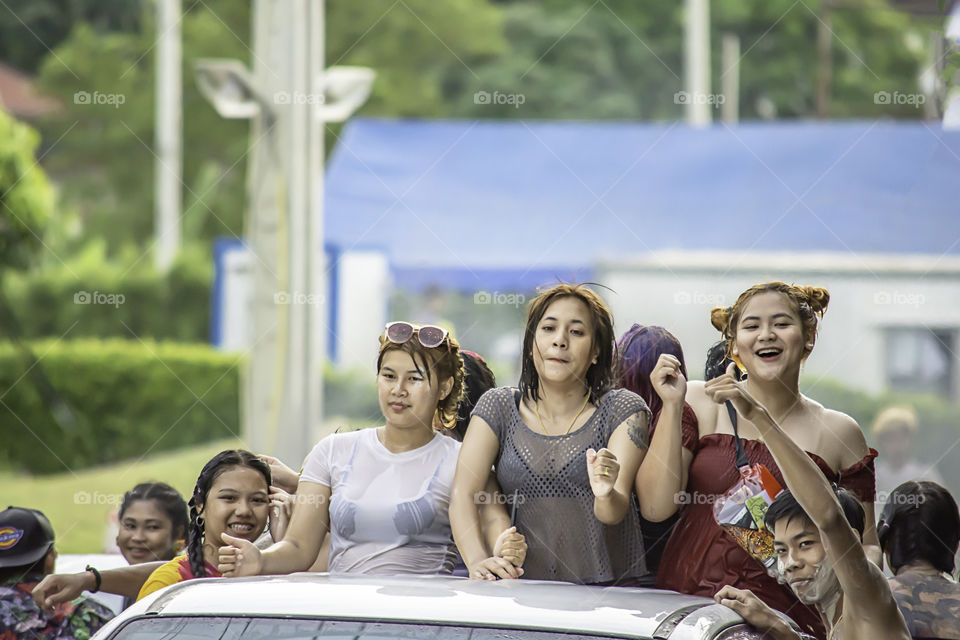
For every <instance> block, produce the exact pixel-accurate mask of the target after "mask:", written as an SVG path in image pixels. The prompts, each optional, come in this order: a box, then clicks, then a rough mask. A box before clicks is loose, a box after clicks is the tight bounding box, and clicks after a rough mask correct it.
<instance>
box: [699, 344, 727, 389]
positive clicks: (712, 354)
mask: <svg viewBox="0 0 960 640" xmlns="http://www.w3.org/2000/svg"><path fill="white" fill-rule="evenodd" d="M729 352H730V345H729V344H728V342H727V341H726V340H721V341H720V342H715V343H713V345H712V346H711V347H710V348H709V349H707V361H706V363H705V364H704V365H703V380H704V381H705V382H709V381H710V380H713V379H714V378H719V377H720V376H722V375H723V374H725V373H726V372H727V367H728V366H730V363H731V362H733V359H731V358H730V356H729V355H727V354H728V353H729Z"/></svg>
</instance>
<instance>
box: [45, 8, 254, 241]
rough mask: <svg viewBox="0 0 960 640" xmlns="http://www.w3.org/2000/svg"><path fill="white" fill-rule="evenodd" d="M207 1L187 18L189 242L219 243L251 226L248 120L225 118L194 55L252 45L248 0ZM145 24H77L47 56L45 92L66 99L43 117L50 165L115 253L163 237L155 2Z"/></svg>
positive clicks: (88, 227) (70, 203)
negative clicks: (246, 216)
mask: <svg viewBox="0 0 960 640" xmlns="http://www.w3.org/2000/svg"><path fill="white" fill-rule="evenodd" d="M207 4H209V5H210V6H211V7H215V9H208V8H207ZM207 4H204V3H199V4H197V3H193V4H190V5H189V7H188V8H187V10H186V12H185V14H184V16H183V19H182V21H181V26H182V31H183V80H184V82H183V110H184V113H183V139H184V144H183V183H184V189H183V198H184V199H183V219H182V225H183V232H184V238H185V239H186V240H187V241H190V240H198V241H202V242H204V243H205V244H207V245H209V241H210V240H211V239H212V238H214V237H216V236H221V235H226V236H239V235H240V234H241V233H242V228H243V212H244V195H245V182H244V175H245V168H246V163H245V157H246V150H247V143H248V140H247V136H248V123H247V122H245V121H236V120H224V119H223V118H221V117H220V116H218V115H217V114H216V112H214V110H213V109H212V107H210V106H209V105H208V104H207V103H206V101H205V100H204V98H203V97H202V96H201V95H200V92H199V90H198V89H197V86H196V83H195V82H194V79H193V66H194V61H195V60H196V59H197V58H203V57H226V58H231V57H235V58H240V59H242V60H247V59H249V57H250V52H249V49H248V48H247V44H246V43H247V42H248V35H247V34H248V32H249V6H248V3H246V2H230V1H225V0H220V1H218V2H210V3H207ZM141 22H142V25H143V28H142V30H140V31H130V32H124V33H107V34H103V33H100V32H98V31H97V30H96V29H94V28H93V27H92V26H90V25H89V24H86V23H80V24H77V25H76V27H75V28H74V29H73V31H72V32H71V34H70V36H69V38H67V39H66V40H65V41H64V42H63V43H62V44H61V45H60V46H59V47H58V48H57V49H56V51H55V54H56V55H50V56H47V58H46V59H45V60H44V63H43V65H42V66H41V69H40V76H39V80H38V83H39V86H40V88H41V89H42V91H44V92H45V93H47V94H49V95H52V96H55V97H57V98H58V99H59V100H61V102H63V103H64V105H65V108H64V111H63V112H62V113H60V114H58V115H57V116H54V117H50V118H47V119H45V120H44V121H42V122H41V127H42V130H43V133H44V139H45V143H46V144H48V145H51V153H50V156H49V160H48V166H49V169H50V172H51V173H52V174H53V175H54V176H55V177H56V178H57V180H58V181H59V182H60V183H61V184H62V186H63V195H64V201H65V205H66V207H67V208H69V209H73V210H75V211H76V212H77V213H78V214H79V216H80V219H81V221H82V224H83V231H84V234H85V235H87V236H92V237H101V238H105V239H106V240H107V243H108V249H109V251H110V253H111V254H113V253H115V252H116V251H118V250H119V248H120V247H121V246H123V245H124V244H129V243H131V242H132V243H135V244H136V245H137V246H139V247H140V250H141V251H146V250H149V248H150V246H151V242H150V239H151V237H152V235H153V225H154V211H153V184H154V165H155V156H154V152H153V146H154V106H155V105H154V77H155V73H154V65H155V55H156V51H157V49H156V23H155V19H154V16H153V7H152V4H147V5H145V8H144V10H143V16H142V20H141ZM238 29H239V31H237V30H238ZM87 95H89V96H90V100H89V102H87V103H83V100H84V99H85V97H86V96H87ZM115 96H122V98H119V99H118V98H115ZM98 98H99V99H100V100H101V101H103V102H102V103H99V104H98V103H97V100H98ZM121 101H122V103H121Z"/></svg>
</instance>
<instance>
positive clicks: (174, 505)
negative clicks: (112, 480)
mask: <svg viewBox="0 0 960 640" xmlns="http://www.w3.org/2000/svg"><path fill="white" fill-rule="evenodd" d="M138 500H149V501H151V502H153V503H154V504H156V505H157V508H158V509H159V510H160V511H162V512H163V513H164V515H166V516H167V519H168V520H170V525H171V526H170V531H171V533H172V534H173V539H174V540H179V539H181V538H184V537H185V536H186V535H187V519H188V514H187V503H186V502H184V501H183V497H182V496H181V495H180V493H179V492H178V491H177V490H176V489H174V488H173V487H171V486H170V485H168V484H167V483H166V482H141V483H140V484H138V485H137V486H135V487H134V488H133V489H130V491H127V492H126V493H125V494H123V502H121V503H120V519H121V520H122V519H123V514H124V513H126V511H127V509H128V508H130V505H132V504H133V503H134V502H136V501H138ZM170 551H171V553H172V552H173V549H171V550H170ZM172 557H173V556H172V555H171V556H170V558H172ZM170 558H167V559H168V560H169V559H170Z"/></svg>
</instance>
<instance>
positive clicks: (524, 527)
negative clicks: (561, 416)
mask: <svg viewBox="0 0 960 640" xmlns="http://www.w3.org/2000/svg"><path fill="white" fill-rule="evenodd" d="M636 413H643V414H645V415H646V419H645V422H646V424H648V425H649V423H650V409H648V408H647V404H646V403H645V402H644V401H643V399H642V398H641V397H640V396H638V395H637V394H635V393H633V392H631V391H627V390H625V389H615V390H613V391H608V392H607V393H606V394H604V395H603V397H602V398H600V402H599V404H598V406H597V408H596V410H595V411H594V412H593V414H592V415H591V416H590V418H589V419H588V420H587V422H586V423H585V424H584V425H583V426H582V427H580V428H579V429H577V430H576V431H573V432H571V433H568V434H565V435H559V436H548V435H545V434H543V433H538V432H536V431H533V430H532V429H530V428H529V427H528V426H527V425H526V424H525V423H524V422H523V420H522V419H521V417H520V412H519V411H518V409H517V405H516V401H515V399H514V389H513V388H511V387H500V388H498V389H491V390H490V391H488V392H486V393H485V394H484V395H483V397H481V398H480V400H479V402H477V406H476V408H474V410H473V415H476V416H479V417H481V418H483V419H484V420H485V421H486V422H487V424H489V425H490V427H491V428H492V429H493V433H494V434H495V435H496V436H497V438H498V439H499V441H500V451H499V453H498V455H497V463H496V464H497V479H498V480H499V482H500V487H501V488H502V489H503V492H504V493H505V494H506V496H507V500H508V502H512V501H513V500H514V498H513V496H514V492H516V496H517V497H516V521H515V524H516V525H517V530H518V531H519V532H520V533H522V534H524V535H525V536H526V538H527V545H528V551H527V558H526V561H525V562H524V565H523V569H524V575H523V577H524V578H532V579H535V580H565V581H568V582H576V583H581V584H596V583H609V584H629V583H630V582H631V581H632V580H634V579H636V578H639V577H642V576H644V575H646V574H647V567H646V563H645V561H644V553H643V538H642V536H641V534H640V522H639V518H638V516H637V513H638V511H637V508H636V496H635V495H634V496H633V497H632V498H631V505H630V507H629V508H628V509H627V515H626V516H625V517H624V519H623V521H622V522H621V523H620V524H618V525H605V524H603V523H602V522H600V521H599V520H597V518H596V516H595V515H594V513H593V501H594V496H593V491H592V490H591V489H590V480H589V478H588V476H587V462H586V451H587V449H588V448H591V447H592V448H593V449H595V450H599V449H601V448H603V447H606V446H607V442H608V441H609V440H610V436H611V435H612V434H613V432H614V431H615V430H616V428H617V427H618V426H619V425H620V424H621V423H622V422H623V421H624V420H626V419H627V418H628V417H630V416H632V415H634V414H636ZM640 440H642V442H641V443H640V444H641V446H644V447H645V446H646V443H648V442H649V433H644V434H642V437H641V438H640ZM509 506H510V505H509V504H508V508H509Z"/></svg>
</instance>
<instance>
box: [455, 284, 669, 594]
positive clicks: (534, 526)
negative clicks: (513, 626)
mask: <svg viewBox="0 0 960 640" xmlns="http://www.w3.org/2000/svg"><path fill="white" fill-rule="evenodd" d="M615 352H616V345H615V343H614V334H613V318H612V317H611V315H610V310H609V309H608V308H607V305H606V304H605V303H604V302H603V300H602V299H601V298H600V296H598V295H597V294H596V293H595V292H593V291H592V290H591V289H589V288H587V287H586V286H584V285H570V284H560V285H557V286H555V287H552V288H550V289H548V290H547V291H544V292H543V293H541V294H540V295H539V296H537V297H536V298H535V299H533V300H532V301H531V303H530V305H529V306H528V308H527V321H526V329H525V332H524V338H523V355H522V364H521V374H520V385H519V388H517V389H514V388H511V387H500V388H497V389H491V390H490V391H488V392H487V393H486V394H484V396H483V397H482V398H481V399H480V402H478V403H477V406H476V408H475V409H474V411H473V418H472V419H471V421H470V427H469V429H468V430H467V435H466V438H465V439H464V442H463V448H462V449H461V453H460V461H459V463H458V465H457V475H456V478H455V480H454V484H453V497H452V500H451V521H452V524H453V533H454V537H455V538H456V541H457V546H458V547H459V548H460V552H461V554H463V557H464V560H465V562H466V564H467V567H468V568H469V569H470V576H471V577H472V578H479V579H496V578H498V577H499V578H515V577H518V576H519V575H521V574H520V571H519V570H518V568H517V567H516V566H514V565H513V564H512V563H508V562H505V561H504V560H503V558H496V557H488V556H489V554H488V553H486V552H485V550H484V548H483V544H482V536H481V530H480V526H479V519H478V516H477V496H478V495H482V490H483V487H484V480H485V478H486V476H487V473H488V471H489V469H490V467H491V466H492V465H493V464H494V462H496V475H497V480H498V481H499V483H500V486H501V487H502V488H503V491H504V493H505V495H506V496H508V497H510V498H511V500H512V501H513V504H512V508H513V510H514V512H515V524H516V526H517V530H518V531H519V533H521V534H523V535H525V536H526V540H527V542H528V544H529V549H528V551H527V555H526V561H525V562H524V563H523V567H522V569H523V573H522V575H523V576H524V577H525V578H534V579H543V580H566V581H570V582H577V583H595V584H636V583H637V582H638V581H639V579H640V578H642V577H643V576H645V575H646V574H647V569H646V565H645V563H644V553H643V541H642V538H641V534H640V528H639V525H638V517H637V512H636V510H634V509H632V508H631V504H632V494H633V489H634V479H635V477H636V474H637V470H638V468H639V467H640V464H641V462H642V461H643V459H644V455H645V453H646V450H647V444H648V425H649V422H650V410H649V409H648V408H647V405H646V403H644V401H643V400H642V399H641V398H640V397H639V396H638V395H636V394H635V393H633V392H631V391H627V390H625V389H612V386H613V362H614V356H615ZM657 489H658V488H657V487H644V488H643V490H645V491H647V490H649V491H650V495H641V496H639V497H640V505H641V508H646V507H648V506H650V505H651V503H652V502H653V501H654V499H655V498H654V496H655V494H656V491H657ZM672 499H673V495H672V494H670V495H668V496H665V500H666V501H667V502H672Z"/></svg>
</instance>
